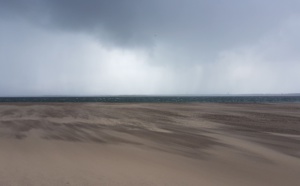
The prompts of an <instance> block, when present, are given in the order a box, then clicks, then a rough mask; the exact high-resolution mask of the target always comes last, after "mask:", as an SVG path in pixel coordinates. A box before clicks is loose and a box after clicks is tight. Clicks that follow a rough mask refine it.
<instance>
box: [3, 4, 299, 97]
mask: <svg viewBox="0 0 300 186" xmlns="http://www.w3.org/2000/svg"><path fill="white" fill-rule="evenodd" d="M299 10H300V1H298V0H288V1H279V0H278V1H277V0H275V1H274V0H265V1H261V0H252V1H240V0H223V1H222V0H215V1H209V0H206V1H204V0H202V1H201V0H151V1H150V0H106V1H105V0H6V1H5V0H0V41H1V42H0V65H1V68H0V90H1V91H0V96H1V95H20V94H23V95H25V94H26V95H41V94H43V95H46V94H50V95H57V94H60V95H61V94H66V95H70V94H77V95H87V94H151V93H156V94H160V93H168V94H176V93H180V94H185V93H187V94H189V93H192V94H198V93H228V92H230V93H282V92H300V89H299V88H297V87H300V84H299V81H298V80H297V79H300V75H299V73H298V71H297V69H299V68H300V57H299V52H298V51H300V46H299V43H300V36H299V33H300V24H299V22H300V11H299ZM7 80H9V81H7ZM278 83H280V84H281V86H278Z"/></svg>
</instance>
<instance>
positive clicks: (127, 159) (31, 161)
mask: <svg viewBox="0 0 300 186" xmlns="http://www.w3.org/2000/svg"><path fill="white" fill-rule="evenodd" d="M299 144H300V104H296V103H295V104H212V103H210V104H206V103H201V104H200V103H189V104H104V103H2V104H0V148H1V150H0V165H1V166H0V185H7V186H9V185H13V186H15V185H34V186H35V185H36V186H40V185H45V186H48V185H80V186H81V185H113V186H114V185H128V186H129V185H130V186H132V185H170V186H176V185H195V186H196V185H197V186H199V185H207V186H210V185H228V186H229V185H230V186H234V185H239V186H240V185H249V186H250V185H251V186H252V185H272V186H274V185H275V186H276V185H298V184H299V183H300V177H299V173H300V145H299Z"/></svg>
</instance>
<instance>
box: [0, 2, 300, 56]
mask: <svg viewBox="0 0 300 186" xmlns="http://www.w3.org/2000/svg"><path fill="white" fill-rule="evenodd" d="M299 4H300V3H299V2H298V1H289V2H284V1H257V0H256V1H246V2H245V1H238V0H234V1H201V0H186V1H182V0H152V1H146V0H126V1H124V0H85V1H82V0H72V1H70V0H29V1H24V0H23V1H22V0H12V1H2V3H1V7H2V11H3V10H6V12H11V11H14V13H13V14H19V15H20V16H27V17H28V18H30V19H32V20H34V21H35V22H37V23H39V24H41V25H44V26H53V27H56V28H60V29H65V30H68V31H74V32H76V31H79V32H87V33H89V34H93V35H95V36H97V37H100V38H101V40H104V41H106V42H107V44H116V45H120V46H124V47H132V46H133V47H136V46H147V45H152V44H154V43H155V41H157V40H159V41H164V42H168V43H171V44H180V45H184V47H188V48H194V49H196V50H198V52H201V51H204V52H206V53H207V52H208V53H210V52H214V51H215V50H218V49H223V48H224V47H231V46H235V45H238V44H241V43H243V44H244V43H245V42H251V41H253V40H255V39H257V38H259V37H261V36H262V35H263V34H265V32H267V31H269V30H270V29H272V28H274V27H276V26H278V24H280V23H281V21H283V20H285V18H286V17H287V16H289V15H290V14H292V13H293V12H296V11H298V10H299V8H300V7H299ZM189 46H191V47H189ZM204 52H203V53H204Z"/></svg>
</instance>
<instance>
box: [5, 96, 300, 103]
mask: <svg viewBox="0 0 300 186" xmlns="http://www.w3.org/2000/svg"><path fill="white" fill-rule="evenodd" d="M1 102H2V103H7V102H104V103H191V102H196V103H294V102H300V95H299V96H298V95H296V96H295V95H276V96H274V95H251V96H249V95H235V96H232V95H227V96H224V95H222V96H221V95H219V96H87V97H76V96H69V97H67V96H61V97H60V96H57V97H56V96H55V97H53V96H51V97H0V103H1Z"/></svg>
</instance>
